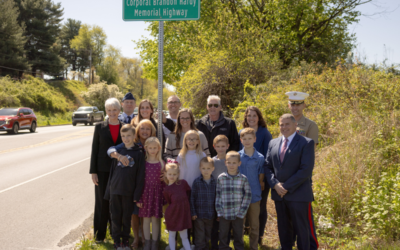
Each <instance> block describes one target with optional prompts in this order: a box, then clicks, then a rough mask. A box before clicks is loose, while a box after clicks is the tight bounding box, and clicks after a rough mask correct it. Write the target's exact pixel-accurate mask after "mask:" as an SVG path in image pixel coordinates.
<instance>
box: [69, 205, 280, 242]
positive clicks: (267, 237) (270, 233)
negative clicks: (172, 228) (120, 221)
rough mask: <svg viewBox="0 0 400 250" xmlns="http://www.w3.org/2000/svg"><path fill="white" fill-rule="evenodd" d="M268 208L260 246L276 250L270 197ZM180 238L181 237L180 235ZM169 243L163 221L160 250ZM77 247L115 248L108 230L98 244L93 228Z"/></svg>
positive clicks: (275, 235) (246, 237)
mask: <svg viewBox="0 0 400 250" xmlns="http://www.w3.org/2000/svg"><path fill="white" fill-rule="evenodd" d="M267 209H268V214H269V216H268V222H267V226H266V228H265V234H264V239H263V245H262V246H259V248H258V249H259V250H275V249H277V248H278V246H279V240H278V230H277V227H276V212H275V206H274V203H273V201H271V200H270V199H269V200H268V204H267ZM178 238H179V237H178ZM132 241H133V240H132V239H131V240H130V243H131V244H132ZM167 245H168V234H167V233H166V232H165V225H164V223H162V229H161V241H160V245H159V249H160V250H164V249H165V247H166V246H167ZM244 245H245V249H246V250H249V249H250V247H249V237H248V235H245V236H244ZM231 247H232V248H233V242H232V241H231ZM181 248H182V244H181V241H180V239H179V240H178V245H177V247H176V249H181ZM75 249H81V250H113V249H114V248H113V240H112V238H111V235H109V233H108V231H107V236H106V239H105V241H104V243H102V244H96V242H95V241H94V239H93V229H91V230H90V232H88V233H87V234H86V235H85V236H84V237H82V239H81V241H80V242H79V243H78V244H77V245H76V247H75Z"/></svg>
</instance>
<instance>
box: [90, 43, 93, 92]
mask: <svg viewBox="0 0 400 250" xmlns="http://www.w3.org/2000/svg"><path fill="white" fill-rule="evenodd" d="M89 52H90V55H89V85H90V84H91V83H92V82H91V80H93V79H91V77H92V49H90V50H89Z"/></svg>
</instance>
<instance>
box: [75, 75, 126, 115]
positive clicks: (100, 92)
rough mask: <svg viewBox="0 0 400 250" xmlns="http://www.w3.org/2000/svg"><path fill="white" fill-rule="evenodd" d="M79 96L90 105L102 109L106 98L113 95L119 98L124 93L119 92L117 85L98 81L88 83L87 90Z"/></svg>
mask: <svg viewBox="0 0 400 250" xmlns="http://www.w3.org/2000/svg"><path fill="white" fill-rule="evenodd" d="M81 96H82V97H83V99H85V101H86V102H87V103H89V104H90V105H93V106H96V107H98V108H99V109H100V110H103V111H104V108H105V107H104V103H105V102H106V100H107V99H108V98H111V97H115V98H117V99H118V100H121V99H122V98H123V97H124V94H123V93H122V92H120V90H119V88H118V86H117V85H114V84H111V85H108V84H107V83H106V82H100V83H97V84H92V85H90V87H89V88H88V91H86V92H82V94H81Z"/></svg>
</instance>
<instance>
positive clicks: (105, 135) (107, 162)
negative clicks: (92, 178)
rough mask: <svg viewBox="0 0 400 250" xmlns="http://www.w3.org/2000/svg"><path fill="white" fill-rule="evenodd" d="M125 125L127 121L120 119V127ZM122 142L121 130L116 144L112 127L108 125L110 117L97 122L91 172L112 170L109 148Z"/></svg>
mask: <svg viewBox="0 0 400 250" xmlns="http://www.w3.org/2000/svg"><path fill="white" fill-rule="evenodd" d="M123 125H125V123H122V122H121V121H120V122H119V126H120V129H121V127H122V126H123ZM121 143H122V139H121V132H119V133H118V139H117V142H116V143H115V144H114V141H113V139H112V136H111V132H110V128H109V127H108V119H107V120H106V121H104V122H100V123H97V124H96V126H95V128H94V135H93V143H92V157H91V159H90V171H89V173H91V174H97V173H98V172H110V169H111V163H112V159H111V158H110V157H108V155H107V150H108V149H109V148H110V147H112V146H116V145H118V144H121Z"/></svg>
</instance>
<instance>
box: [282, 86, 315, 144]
mask: <svg viewBox="0 0 400 250" xmlns="http://www.w3.org/2000/svg"><path fill="white" fill-rule="evenodd" d="M286 95H287V96H289V104H288V107H289V109H290V112H291V113H292V115H293V116H294V118H295V119H296V121H297V133H298V134H299V135H302V136H305V137H308V138H311V139H313V141H314V142H315V145H318V126H317V124H316V123H315V122H314V121H312V120H310V119H308V118H307V117H305V116H304V115H303V110H304V109H305V108H306V104H305V102H304V101H305V99H306V98H307V97H308V96H309V95H308V94H307V93H303V92H298V91H291V92H287V93H286Z"/></svg>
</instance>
